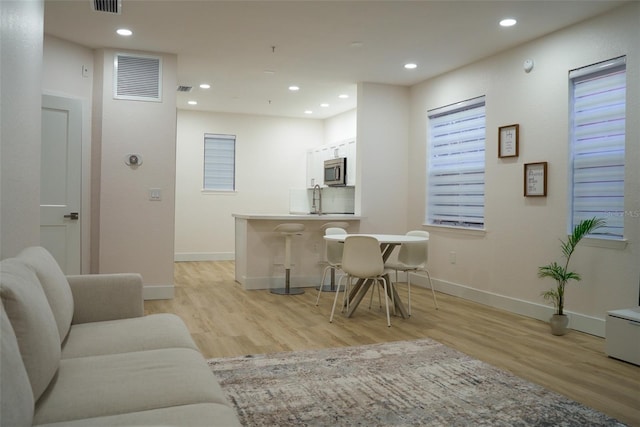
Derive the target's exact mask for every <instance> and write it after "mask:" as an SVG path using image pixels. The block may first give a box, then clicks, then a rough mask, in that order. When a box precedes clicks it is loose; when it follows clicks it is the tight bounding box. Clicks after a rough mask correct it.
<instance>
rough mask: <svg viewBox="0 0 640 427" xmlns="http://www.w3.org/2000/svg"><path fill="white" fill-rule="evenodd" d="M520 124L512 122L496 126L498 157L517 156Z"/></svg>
mask: <svg viewBox="0 0 640 427" xmlns="http://www.w3.org/2000/svg"><path fill="white" fill-rule="evenodd" d="M519 134H520V125H519V124H513V125H507V126H500V127H499V128H498V157H500V158H505V157H518V149H519V147H518V145H519V141H518V139H519V136H520V135H519Z"/></svg>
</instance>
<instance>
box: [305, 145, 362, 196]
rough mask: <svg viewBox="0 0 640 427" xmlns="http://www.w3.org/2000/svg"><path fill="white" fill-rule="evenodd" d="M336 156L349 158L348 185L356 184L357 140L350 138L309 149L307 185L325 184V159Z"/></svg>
mask: <svg viewBox="0 0 640 427" xmlns="http://www.w3.org/2000/svg"><path fill="white" fill-rule="evenodd" d="M336 157H346V158H347V185H356V141H355V139H350V140H347V141H342V142H339V143H335V144H327V145H320V146H318V147H316V148H314V149H312V150H309V151H307V186H309V187H313V186H314V185H316V184H318V185H320V186H324V161H325V160H329V159H335V158H336Z"/></svg>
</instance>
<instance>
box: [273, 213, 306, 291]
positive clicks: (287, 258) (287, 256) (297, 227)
mask: <svg viewBox="0 0 640 427" xmlns="http://www.w3.org/2000/svg"><path fill="white" fill-rule="evenodd" d="M273 231H276V232H279V233H280V234H281V235H283V236H284V271H285V281H284V288H275V289H271V293H272V294H278V295H300V294H303V293H304V289H300V288H295V289H291V286H290V283H289V279H290V274H291V238H292V237H293V236H294V235H298V236H300V235H302V232H303V231H304V224H296V223H285V224H280V225H278V226H277V227H276V228H274V230H273Z"/></svg>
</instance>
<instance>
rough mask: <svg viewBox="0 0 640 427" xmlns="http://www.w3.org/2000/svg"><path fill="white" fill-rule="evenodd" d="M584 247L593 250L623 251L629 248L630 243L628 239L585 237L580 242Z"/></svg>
mask: <svg viewBox="0 0 640 427" xmlns="http://www.w3.org/2000/svg"><path fill="white" fill-rule="evenodd" d="M580 243H581V244H583V245H584V246H591V247H593V248H605V249H618V250H622V249H625V248H626V247H627V244H628V243H629V241H628V240H627V239H615V240H614V239H598V238H594V237H585V238H584V239H582V241H581V242H580Z"/></svg>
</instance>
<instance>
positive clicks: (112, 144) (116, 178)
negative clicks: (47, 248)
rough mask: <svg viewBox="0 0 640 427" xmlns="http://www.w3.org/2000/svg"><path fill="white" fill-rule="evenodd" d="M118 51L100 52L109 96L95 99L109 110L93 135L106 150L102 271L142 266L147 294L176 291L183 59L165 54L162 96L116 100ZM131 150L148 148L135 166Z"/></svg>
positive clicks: (103, 87) (101, 157)
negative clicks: (155, 193)
mask: <svg viewBox="0 0 640 427" xmlns="http://www.w3.org/2000/svg"><path fill="white" fill-rule="evenodd" d="M133 53H135V52H133ZM114 55H115V51H112V50H100V51H97V52H96V56H97V57H100V60H99V61H98V60H96V66H98V65H97V64H100V66H101V71H102V73H101V74H102V75H100V76H99V78H98V77H96V78H97V81H98V83H97V84H96V88H97V89H98V90H97V92H100V94H101V95H95V98H96V99H95V100H94V103H98V104H99V106H98V110H101V114H100V115H99V117H100V119H99V120H95V121H94V126H95V128H94V133H93V139H94V144H96V146H97V147H99V149H100V151H99V153H98V155H97V156H96V159H95V160H96V161H99V162H100V165H99V182H100V188H99V197H100V199H99V219H98V221H99V239H100V240H99V242H98V244H99V254H98V256H99V259H98V262H99V272H101V273H114V272H127V271H130V272H138V273H141V274H142V276H143V280H144V284H145V296H146V297H147V298H155V297H166V296H171V295H173V251H174V248H173V243H174V213H175V165H176V157H175V144H176V96H175V93H176V92H175V87H176V86H177V77H176V75H177V58H176V56H175V55H170V54H162V55H160V56H161V57H162V93H163V95H162V102H144V101H127V100H116V99H113V95H112V94H113V60H114ZM154 55H155V54H154ZM94 116H95V117H98V115H96V114H95V113H94ZM128 153H137V154H141V155H142V157H143V163H142V165H140V166H139V167H137V168H133V167H130V166H127V165H126V164H125V155H126V154H128ZM96 178H97V177H96V176H95V175H94V179H96ZM151 188H159V189H161V191H162V200H161V201H151V200H149V189H151ZM92 244H93V245H95V244H96V242H92Z"/></svg>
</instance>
